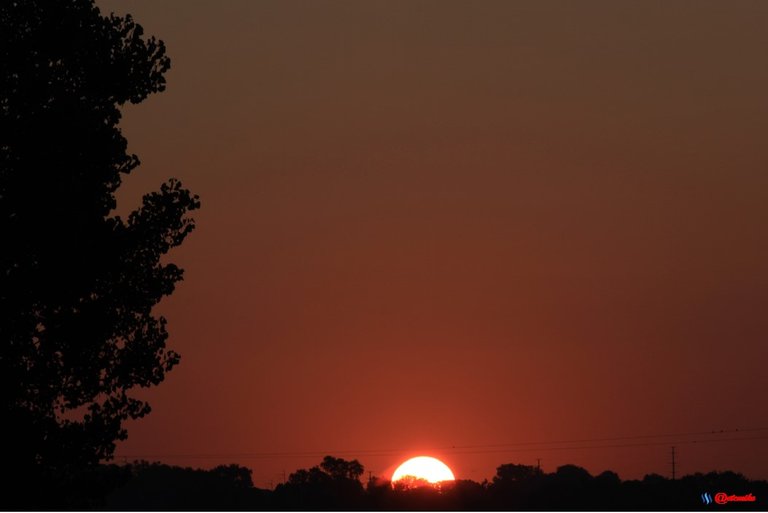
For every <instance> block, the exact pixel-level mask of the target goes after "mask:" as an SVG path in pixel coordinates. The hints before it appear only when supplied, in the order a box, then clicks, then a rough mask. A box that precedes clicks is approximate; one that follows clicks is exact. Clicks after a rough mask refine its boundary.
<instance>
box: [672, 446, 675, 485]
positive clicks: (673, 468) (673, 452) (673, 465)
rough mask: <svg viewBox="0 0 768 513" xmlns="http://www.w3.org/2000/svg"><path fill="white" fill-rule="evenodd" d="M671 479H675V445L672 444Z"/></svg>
mask: <svg viewBox="0 0 768 513" xmlns="http://www.w3.org/2000/svg"><path fill="white" fill-rule="evenodd" d="M672 480H673V481H674V480H675V446H674V445H673V446H672Z"/></svg>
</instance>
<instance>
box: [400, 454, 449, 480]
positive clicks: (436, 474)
mask: <svg viewBox="0 0 768 513" xmlns="http://www.w3.org/2000/svg"><path fill="white" fill-rule="evenodd" d="M404 478H415V479H423V480H424V481H427V482H429V483H431V484H435V483H440V482H443V481H453V480H455V479H456V478H455V477H454V475H453V472H451V469H450V468H449V467H448V465H446V464H445V463H443V462H442V461H440V460H438V459H437V458H432V457H430V456H417V457H415V458H411V459H409V460H408V461H406V462H404V463H403V464H401V465H400V466H399V467H397V469H396V470H395V472H394V473H393V474H392V483H395V482H397V481H400V480H401V479H404Z"/></svg>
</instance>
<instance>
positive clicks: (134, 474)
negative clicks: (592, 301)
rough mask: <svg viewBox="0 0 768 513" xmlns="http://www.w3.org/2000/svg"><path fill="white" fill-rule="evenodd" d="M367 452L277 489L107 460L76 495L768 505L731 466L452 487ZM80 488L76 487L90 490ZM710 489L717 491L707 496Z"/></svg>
mask: <svg viewBox="0 0 768 513" xmlns="http://www.w3.org/2000/svg"><path fill="white" fill-rule="evenodd" d="M363 474H364V467H363V465H362V464H360V462H358V461H357V460H351V461H347V460H344V459H341V458H334V457H332V456H326V457H325V458H324V459H323V460H322V462H321V463H320V464H319V465H317V466H314V467H311V468H309V469H299V470H297V471H295V472H293V473H292V474H290V475H289V477H288V479H287V480H286V482H285V483H281V484H278V485H277V486H276V487H275V488H274V490H270V489H263V488H258V487H256V486H254V484H253V481H252V477H251V470H250V469H249V468H247V467H244V466H240V465H235V464H232V465H221V466H218V467H215V468H213V469H210V470H203V469H194V468H190V467H178V466H171V465H167V464H163V463H158V462H153V463H150V462H146V461H140V462H133V463H129V464H125V465H115V464H111V465H102V466H100V467H99V469H98V470H97V471H95V472H94V473H93V474H91V475H90V476H85V477H84V483H85V482H88V483H100V484H102V485H104V488H103V489H101V490H100V491H98V492H96V490H95V489H92V490H91V491H92V492H94V493H92V495H90V496H82V497H79V498H78V497H74V496H71V497H70V498H71V499H75V502H73V503H71V505H72V506H75V507H77V508H82V509H107V510H137V511H141V510H179V509H181V510H310V511H318V510H320V511H322V510H366V511H387V510H390V511H392V510H394V511H409V510H433V511H434V510H454V511H456V510H490V511H493V510H585V509H589V510H637V509H642V510H694V509H704V508H728V509H738V510H765V509H766V505H768V501H766V498H768V482H767V481H764V480H750V479H747V478H746V477H745V476H743V475H742V474H739V473H736V472H732V471H723V472H709V473H706V474H704V473H695V474H691V475H687V476H684V477H681V478H679V479H674V480H673V479H669V478H666V477H663V476H660V475H658V474H649V475H646V476H645V477H644V478H643V479H641V480H622V479H620V477H619V476H618V474H616V473H615V472H612V471H609V470H608V471H605V472H602V473H600V474H598V475H595V476H593V475H592V474H590V473H589V472H588V471H587V470H586V469H584V468H582V467H579V466H577V465H570V464H569V465H562V466H560V467H558V468H557V469H556V470H555V471H554V472H551V473H546V472H543V471H542V470H541V469H539V468H537V467H535V466H528V465H521V464H515V463H505V464H502V465H499V466H498V467H497V469H496V474H495V475H494V476H493V478H492V479H491V480H490V481H487V480H485V481H483V482H476V481H472V480H468V479H459V480H456V481H454V482H446V483H445V484H444V485H443V486H440V487H434V486H419V485H418V483H416V484H415V485H414V484H413V483H412V484H411V485H407V484H406V485H404V484H402V483H395V485H394V486H393V485H392V483H391V482H390V481H389V480H387V479H383V478H377V477H371V478H369V479H367V480H363V479H362V476H363ZM85 489H88V487H87V486H85V485H84V486H79V487H78V486H75V487H72V488H70V494H71V493H72V491H76V490H85ZM718 493H725V494H727V495H728V496H740V497H745V496H746V497H748V496H750V495H751V496H752V497H754V498H755V501H754V502H731V503H728V504H716V503H714V497H715V496H716V495H717V494H718ZM705 494H709V500H710V501H711V502H710V503H707V498H706V496H705Z"/></svg>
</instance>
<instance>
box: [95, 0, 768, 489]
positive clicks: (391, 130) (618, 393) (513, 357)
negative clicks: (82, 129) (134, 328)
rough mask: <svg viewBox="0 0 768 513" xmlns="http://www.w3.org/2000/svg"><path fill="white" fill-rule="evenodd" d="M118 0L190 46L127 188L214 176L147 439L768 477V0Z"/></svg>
mask: <svg viewBox="0 0 768 513" xmlns="http://www.w3.org/2000/svg"><path fill="white" fill-rule="evenodd" d="M98 4H99V5H100V6H101V7H102V9H103V10H104V11H106V12H110V11H112V10H114V11H116V12H117V13H121V14H122V13H125V12H130V13H132V14H133V15H134V17H135V18H136V19H137V20H138V21H139V22H140V23H141V24H142V25H143V26H144V27H145V29H146V32H147V33H148V34H153V35H156V36H157V37H159V38H160V39H163V40H164V41H165V42H166V44H167V46H168V51H169V54H170V56H171V58H172V69H171V71H170V72H169V73H168V76H167V77H168V90H167V91H166V92H165V93H163V94H161V95H157V96H154V97H151V98H150V99H149V100H148V101H146V102H145V103H143V104H141V105H139V106H136V107H133V106H132V107H129V108H127V109H126V111H125V118H124V122H123V129H124V133H125V135H126V136H127V138H128V140H129V146H130V150H131V151H133V152H135V153H137V154H138V155H139V156H140V158H141V160H142V162H143V165H142V166H141V167H140V168H138V169H137V170H136V171H135V172H134V174H133V175H132V176H131V177H129V178H128V179H126V181H125V186H124V187H123V188H122V191H121V194H120V196H119V202H120V211H121V212H126V211H128V210H129V209H131V208H133V207H135V206H136V205H137V204H138V201H139V198H140V196H141V194H142V193H143V192H146V191H149V190H152V189H154V188H157V187H158V186H159V184H160V183H161V182H162V181H163V180H164V179H166V178H167V177H170V176H174V177H178V178H180V179H181V180H182V181H183V183H184V184H185V185H186V186H188V187H190V188H191V189H192V190H193V191H195V192H196V193H198V194H199V195H200V196H201V199H202V203H203V208H202V210H200V211H199V212H198V213H197V215H196V218H197V221H198V229H197V231H196V232H195V233H194V234H193V235H192V236H191V237H190V238H189V239H188V241H187V242H185V244H184V246H183V247H182V248H180V249H178V250H176V251H175V252H174V253H173V254H172V256H171V260H172V261H174V262H176V263H178V264H180V265H181V266H183V267H184V268H185V269H186V276H185V281H184V282H183V283H182V284H181V285H180V286H179V287H178V289H177V291H176V292H175V293H174V295H173V296H171V297H169V298H166V299H165V300H164V301H163V302H162V303H161V305H160V307H159V309H158V311H159V312H160V313H162V314H163V315H165V316H167V318H168V320H169V330H170V333H171V338H170V345H171V347H173V348H174V349H176V350H178V351H179V352H180V353H181V354H182V363H181V365H180V366H179V367H177V368H176V369H175V370H174V371H173V372H172V373H171V374H170V375H169V376H168V378H167V380H166V381H165V382H164V383H163V384H162V385H161V386H159V387H157V388H155V389H152V390H150V391H147V392H142V393H141V396H142V397H146V398H148V399H149V400H150V401H151V404H152V406H153V412H152V414H151V415H150V416H149V417H147V418H145V419H143V420H141V421H139V422H135V423H131V424H130V425H129V439H128V441H126V442H125V443H121V444H120V445H119V447H118V456H121V457H122V456H125V457H126V458H129V459H130V458H134V457H144V458H146V459H152V460H162V461H165V462H168V463H172V464H180V465H192V466H203V467H209V466H212V465H216V464H220V463H229V462H236V463H240V464H242V465H246V466H249V467H251V468H252V469H253V471H254V481H255V483H256V485H257V486H267V485H268V483H269V482H270V481H272V482H273V484H275V483H277V482H279V481H280V480H281V479H282V472H283V471H286V472H287V473H290V472H292V471H294V470H296V469H297V468H306V467H309V466H311V465H314V464H317V463H319V461H320V459H321V457H322V455H324V454H333V455H336V456H341V457H345V458H348V459H351V458H358V459H359V460H360V461H361V462H362V463H363V464H364V465H365V466H366V470H370V471H372V472H373V474H374V475H386V473H387V472H391V470H393V469H394V467H395V466H396V464H398V463H399V462H401V461H402V460H404V459H405V458H406V457H408V456H413V455H416V454H418V453H426V454H430V455H433V456H438V457H441V458H442V459H444V461H446V462H447V463H448V464H449V465H450V466H451V467H452V468H453V470H454V472H455V473H456V475H457V477H463V478H471V479H475V480H482V479H483V478H489V479H490V478H491V477H492V476H493V474H494V470H495V467H496V466H497V465H498V464H501V463H524V464H536V459H537V458H541V464H542V466H543V468H544V470H545V471H554V470H555V468H556V467H557V466H558V465H561V464H564V463H574V464H577V465H581V466H584V467H585V468H587V469H588V470H589V471H590V472H592V473H598V472H601V471H603V470H605V469H612V470H615V471H617V472H618V473H619V475H620V476H621V477H622V478H639V477H642V476H643V475H644V474H646V473H651V472H657V473H660V474H664V475H668V474H669V472H670V465H669V460H670V454H669V451H670V449H669V448H670V446H671V445H676V446H677V462H678V466H677V470H678V474H684V473H689V472H695V471H709V470H716V469H719V470H724V469H733V470H736V471H741V472H743V473H745V474H746V475H747V476H748V477H752V478H768V468H766V465H765V462H766V461H768V440H766V437H768V430H764V428H768V408H767V407H766V406H767V405H766V402H767V401H766V398H765V393H766V390H768V373H766V370H765V368H766V364H767V363H768V345H766V336H767V334H768V315H766V308H767V307H768V239H767V238H766V235H767V234H766V221H767V220H768V202H767V201H766V197H767V195H768V173H767V172H766V171H768V166H767V164H768V144H766V136H767V135H768V64H767V62H768V61H766V55H768V31H766V30H765V27H766V26H768V3H766V2H763V1H754V2H747V1H721V2H709V1H697V2H666V1H659V2H649V1H642V2H640V1H637V2H629V1H623V2H621V1H620V2H617V1H608V0H606V1H602V2H594V1H593V2H571V1H563V2H546V1H544V2H541V1H528V2H512V1H509V2H507V1H503V2H491V1H485V2H456V1H443V0H440V1H429V2H427V1H408V2H405V1H400V2H395V1H386V2H384V1H381V2H374V1H365V2H360V1H344V2H341V1H336V2H326V1H315V0H313V1H305V2H294V1H272V2H257V1H245V0H240V1H235V0H229V1H226V2H202V1H187V0H185V1H181V0H177V1H164V2H156V1H153V0H140V1H139V0H131V1H119V0H109V1H107V0H101V1H99V2H98ZM736 429H740V430H742V431H740V432H735V431H733V430H736ZM746 429H757V430H758V431H744V430H746ZM760 429H763V430H762V431H760ZM712 430H716V431H719V430H726V432H725V433H721V434H717V435H709V436H701V435H700V436H687V437H684V436H674V437H666V438H631V439H626V440H620V441H612V442H610V441H602V442H580V443H574V444H552V443H550V444H548V445H547V444H544V445H523V446H516V447H512V446H506V447H491V446H492V445H495V444H517V443H527V442H552V441H572V440H583V439H606V438H615V437H625V436H628V437H633V436H639V435H657V434H668V433H699V432H708V431H712ZM732 438H757V439H756V440H739V441H723V440H729V439H732ZM693 440H700V442H698V443H691V442H692V441H693ZM706 440H716V441H715V442H707V441H706ZM651 443H653V444H656V445H640V446H633V447H608V448H605V447H604V448H595V447H594V446H595V445H606V444H607V445H634V444H651ZM564 445H565V446H567V447H587V448H582V449H574V448H571V449H562V447H563V446H564ZM467 446H471V447H470V448H466V449H460V448H461V447H467ZM558 448H559V450H554V449H558ZM265 453H271V454H265Z"/></svg>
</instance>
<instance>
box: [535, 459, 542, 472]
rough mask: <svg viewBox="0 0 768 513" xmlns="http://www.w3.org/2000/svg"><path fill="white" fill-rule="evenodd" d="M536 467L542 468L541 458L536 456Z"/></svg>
mask: <svg viewBox="0 0 768 513" xmlns="http://www.w3.org/2000/svg"><path fill="white" fill-rule="evenodd" d="M536 469H537V470H541V458H536Z"/></svg>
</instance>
